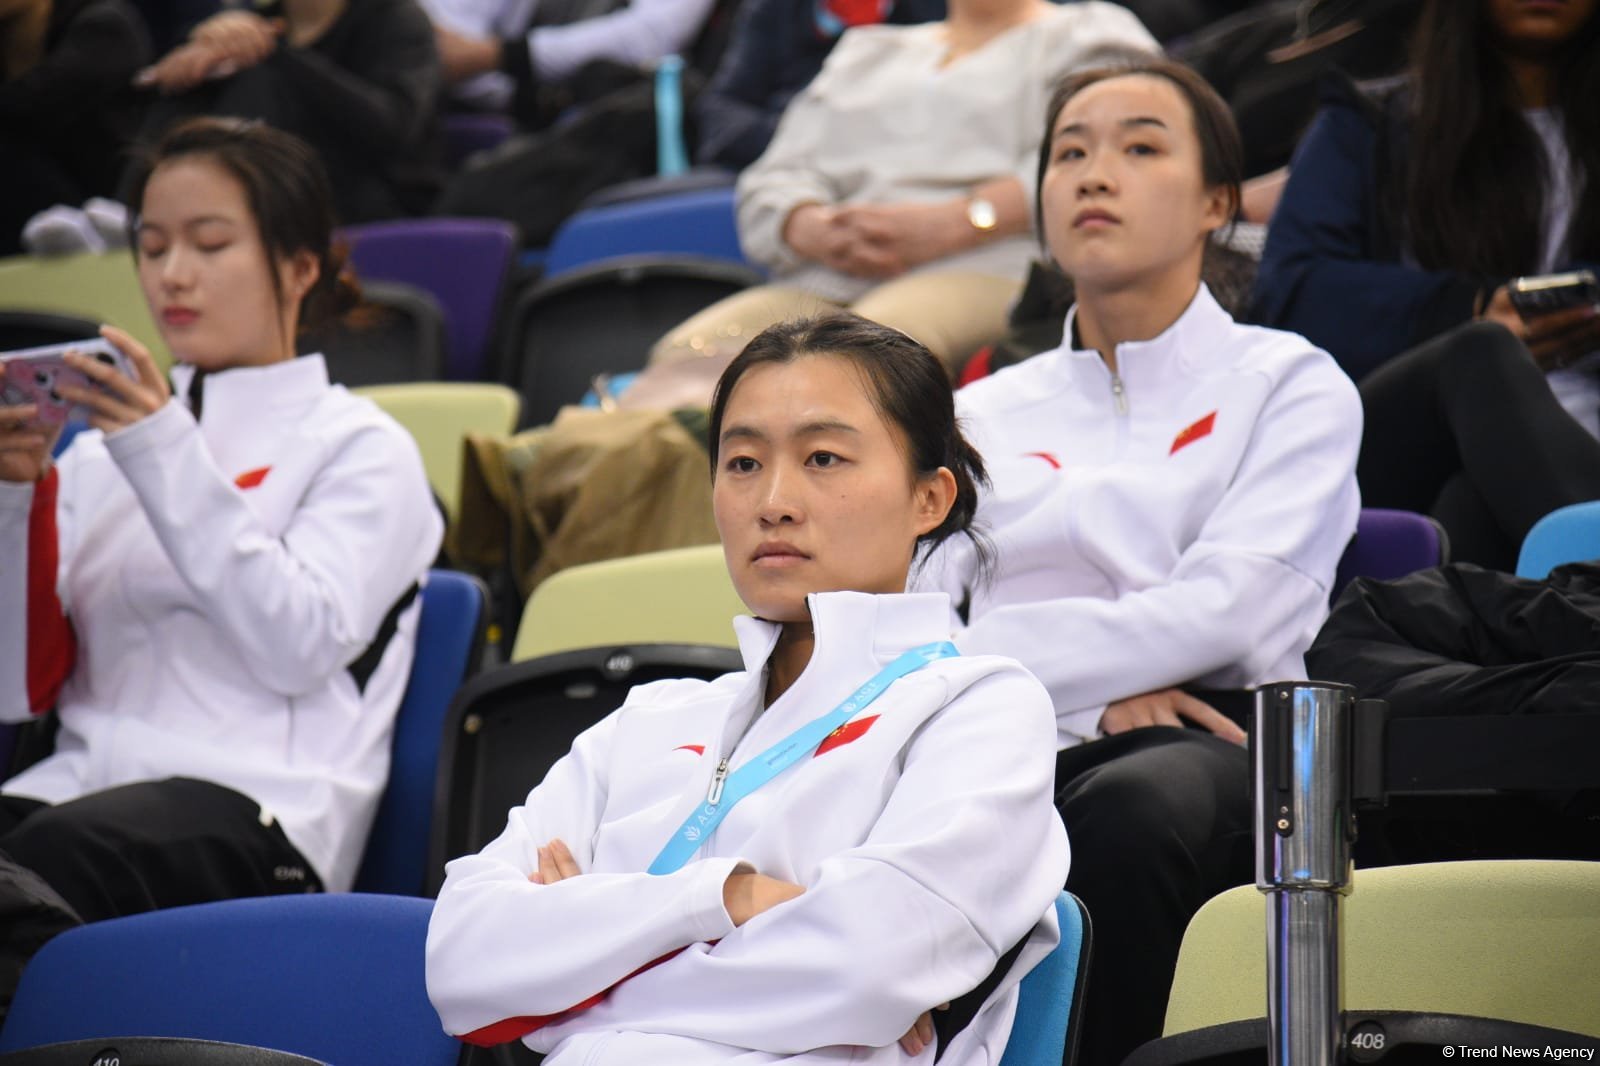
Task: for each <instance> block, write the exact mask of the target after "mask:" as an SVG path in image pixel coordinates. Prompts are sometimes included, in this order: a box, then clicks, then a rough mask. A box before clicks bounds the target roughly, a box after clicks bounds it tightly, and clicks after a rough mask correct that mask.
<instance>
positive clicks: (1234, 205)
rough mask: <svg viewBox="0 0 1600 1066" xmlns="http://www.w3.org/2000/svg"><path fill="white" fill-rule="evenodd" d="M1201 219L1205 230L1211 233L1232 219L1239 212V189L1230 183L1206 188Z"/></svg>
mask: <svg viewBox="0 0 1600 1066" xmlns="http://www.w3.org/2000/svg"><path fill="white" fill-rule="evenodd" d="M1205 195H1206V200H1205V204H1204V205H1203V207H1202V209H1201V216H1200V217H1201V221H1203V222H1204V223H1205V227H1206V232H1207V233H1212V232H1215V231H1216V230H1219V229H1221V228H1222V227H1223V226H1226V225H1227V224H1228V223H1230V222H1232V221H1233V218H1234V216H1235V215H1237V214H1238V213H1239V190H1238V188H1237V187H1235V186H1232V185H1216V186H1213V187H1212V188H1209V189H1207V190H1206V194H1205Z"/></svg>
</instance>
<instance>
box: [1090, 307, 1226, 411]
mask: <svg viewBox="0 0 1600 1066" xmlns="http://www.w3.org/2000/svg"><path fill="white" fill-rule="evenodd" d="M1077 320H1078V306H1077V304H1073V306H1072V309H1071V310H1070V311H1068V312H1067V321H1066V325H1065V327H1064V328H1063V330H1062V335H1061V351H1063V352H1065V353H1066V354H1067V355H1068V356H1069V357H1070V359H1069V361H1071V362H1073V363H1075V364H1081V362H1082V361H1084V360H1093V361H1094V362H1095V363H1096V364H1100V363H1101V359H1100V353H1099V352H1096V351H1093V350H1090V349H1084V348H1074V347H1073V346H1072V339H1073V327H1074V325H1075V324H1076V323H1077ZM1233 327H1234V321H1233V318H1232V316H1230V315H1229V314H1228V312H1226V311H1224V310H1223V309H1222V305H1221V304H1219V303H1217V301H1216V298H1215V297H1213V296H1212V295H1211V290H1210V289H1209V288H1207V287H1206V285H1205V283H1204V282H1201V283H1200V288H1199V289H1198V290H1197V291H1196V292H1195V294H1194V299H1192V300H1190V301H1189V306H1188V307H1187V308H1185V309H1184V312H1183V314H1181V315H1179V316H1178V319H1177V321H1176V322H1174V323H1172V325H1170V326H1168V327H1167V328H1166V329H1164V330H1162V331H1161V332H1160V333H1159V334H1157V335H1156V336H1154V337H1151V338H1150V339H1149V340H1144V341H1124V342H1123V343H1122V344H1119V345H1117V374H1118V376H1119V377H1121V378H1122V380H1123V381H1124V382H1125V383H1126V384H1127V385H1128V388H1129V391H1130V392H1132V391H1133V390H1135V389H1136V388H1139V390H1140V391H1143V388H1140V386H1145V387H1153V388H1159V387H1160V385H1159V382H1160V379H1161V378H1162V377H1164V376H1165V375H1166V374H1168V373H1170V372H1171V370H1172V367H1173V363H1174V362H1176V364H1177V365H1178V366H1180V367H1182V368H1183V369H1184V370H1187V371H1189V372H1191V373H1194V374H1197V375H1200V374H1204V373H1205V371H1206V370H1207V369H1209V368H1210V367H1212V366H1215V365H1217V364H1219V362H1220V361H1225V360H1227V359H1228V358H1230V356H1231V351H1230V346H1229V344H1228V332H1229V330H1231V329H1232V328H1233Z"/></svg>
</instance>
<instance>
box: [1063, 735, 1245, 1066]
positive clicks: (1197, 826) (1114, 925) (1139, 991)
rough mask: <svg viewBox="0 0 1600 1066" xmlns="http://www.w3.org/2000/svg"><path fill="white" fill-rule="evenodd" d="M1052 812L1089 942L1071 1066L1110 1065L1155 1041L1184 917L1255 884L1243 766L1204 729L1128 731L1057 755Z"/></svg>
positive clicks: (1235, 750) (1238, 753)
mask: <svg viewBox="0 0 1600 1066" xmlns="http://www.w3.org/2000/svg"><path fill="white" fill-rule="evenodd" d="M1056 806H1057V807H1058V808H1059V810H1060V811H1061V819H1062V821H1063V822H1065V823H1066V826H1067V837H1068V839H1069V840H1070V841H1071V844H1072V866H1071V869H1070V871H1069V873H1068V874H1067V886H1066V887H1067V888H1068V889H1069V890H1070V891H1072V892H1073V893H1075V894H1076V895H1077V896H1078V898H1080V899H1082V900H1083V902H1084V906H1085V907H1086V908H1087V909H1088V911H1089V921H1090V924H1091V927H1092V930H1093V938H1094V939H1093V947H1092V951H1091V955H1090V961H1089V976H1088V985H1087V988H1086V990H1085V995H1086V997H1087V998H1086V1000H1085V1009H1084V1021H1083V1029H1082V1044H1081V1046H1080V1049H1079V1060H1078V1061H1079V1062H1080V1063H1081V1064H1083V1066H1117V1064H1118V1063H1120V1062H1121V1061H1122V1060H1123V1059H1124V1058H1125V1057H1126V1056H1127V1055H1128V1053H1129V1052H1131V1051H1132V1050H1133V1049H1134V1048H1136V1047H1138V1046H1139V1045H1140V1044H1142V1043H1144V1042H1145V1041H1146V1040H1153V1039H1155V1038H1156V1037H1158V1036H1160V1035H1161V1024H1162V1020H1163V1018H1164V1017H1165V1015H1166V1010H1167V995H1168V993H1169V992H1170V991H1171V988H1172V974H1173V970H1174V968H1175V967H1176V965H1177V960H1178V947H1179V945H1180V944H1181V943H1182V942H1183V932H1184V929H1185V928H1186V927H1187V926H1188V924H1189V919H1190V918H1191V917H1193V916H1194V913H1195V911H1197V910H1199V909H1200V905H1201V904H1202V903H1204V902H1205V901H1206V900H1208V899H1210V898H1211V897H1212V896H1214V895H1216V894H1217V893H1219V892H1221V891H1223V890H1224V889H1228V888H1232V887H1233V886H1235V885H1240V884H1244V883H1245V882H1247V881H1249V880H1250V879H1251V878H1252V877H1253V868H1252V853H1251V810H1250V767H1249V759H1248V757H1247V756H1246V753H1245V749H1244V748H1242V747H1239V746H1238V745H1235V744H1230V743H1229V742H1227V741H1225V740H1222V739H1220V738H1218V737H1216V736H1213V735H1212V734H1210V733H1208V732H1205V731H1204V730H1199V729H1179V728H1174V727H1169V726H1152V727H1149V728H1145V729H1135V730H1132V731H1130V732H1127V733H1120V734H1118V735H1116V736H1111V737H1103V738H1101V739H1099V740H1094V741H1090V742H1089V743H1086V744H1081V745H1079V746H1077V747H1073V748H1068V749H1066V750H1065V751H1063V752H1061V753H1060V755H1059V756H1057V758H1056Z"/></svg>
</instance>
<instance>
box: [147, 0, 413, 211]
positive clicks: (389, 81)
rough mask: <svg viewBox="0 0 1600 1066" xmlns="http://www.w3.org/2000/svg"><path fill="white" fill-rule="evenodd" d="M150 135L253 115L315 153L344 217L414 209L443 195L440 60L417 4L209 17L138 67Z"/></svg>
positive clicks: (377, 2) (313, 5)
mask: <svg viewBox="0 0 1600 1066" xmlns="http://www.w3.org/2000/svg"><path fill="white" fill-rule="evenodd" d="M139 83H140V84H142V85H146V86H148V87H150V88H152V89H154V90H156V91H157V92H159V93H160V94H161V98H160V99H159V100H157V101H156V102H155V103H154V104H153V105H152V106H151V108H150V112H149V114H148V115H147V116H146V120H145V129H146V131H148V133H149V135H150V136H151V137H152V138H153V137H155V136H159V134H160V133H161V131H163V130H164V129H166V128H167V127H168V126H170V125H171V124H172V123H173V122H174V121H175V120H177V119H180V118H184V117H188V116H191V115H200V114H216V115H229V116H235V117H239V118H256V119H261V120H262V121H264V122H266V123H268V124H269V125H272V126H275V127H277V128H278V129H282V130H286V131H288V132H290V133H294V134H296V135H298V136H300V137H302V138H303V139H305V140H306V141H307V142H308V143H310V144H311V146H312V147H313V148H315V149H316V150H317V153H318V154H319V155H320V156H321V157H322V160H323V163H324V164H325V165H326V166H327V168H328V171H329V173H330V174H331V175H332V176H333V185H334V197H335V201H336V206H337V210H338V214H339V221H340V222H342V223H348V222H363V221H368V220H372V219H382V218H393V217H395V216H400V215H409V214H419V213H421V212H422V211H424V210H426V209H427V207H428V206H429V204H430V203H431V202H432V199H433V196H434V195H435V193H436V191H437V185H438V175H437V159H436V144H435V139H436V128H435V126H436V124H435V115H434V107H435V102H436V100H437V97H438V94H439V85H440V78H439V57H438V53H437V52H436V50H435V48H434V42H433V31H432V29H431V27H430V26H429V24H428V19H427V16H426V15H424V14H423V13H422V9H421V8H419V7H418V6H417V5H416V3H415V0H283V2H282V4H281V6H279V5H272V6H268V7H262V8H259V9H256V10H243V9H240V10H230V11H224V12H221V13H219V14H216V15H213V16H212V17H211V18H209V19H206V20H205V21H204V22H202V23H200V25H198V26H196V27H195V29H194V31H193V32H192V33H191V34H190V36H189V39H188V41H186V42H185V43H184V44H182V45H180V46H178V47H177V48H175V49H173V50H172V51H170V52H168V53H167V54H166V55H165V56H164V57H162V59H161V60H160V61H159V62H157V63H156V64H155V65H154V66H152V67H150V68H148V69H147V70H145V71H143V72H141V74H140V75H139Z"/></svg>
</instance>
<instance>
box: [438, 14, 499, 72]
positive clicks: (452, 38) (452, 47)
mask: <svg viewBox="0 0 1600 1066" xmlns="http://www.w3.org/2000/svg"><path fill="white" fill-rule="evenodd" d="M433 41H434V44H435V45H436V46H437V47H438V49H439V62H440V64H441V66H443V68H444V80H445V84H446V85H454V84H455V83H456V82H458V81H465V80H467V79H468V78H470V77H473V76H475V75H478V74H485V73H488V72H489V71H491V70H495V69H496V68H498V67H499V66H500V42H499V41H497V40H495V39H493V38H492V37H469V36H467V35H466V34H464V33H457V32H455V31H454V30H452V29H449V28H448V27H446V26H442V25H440V24H439V23H437V22H436V23H434V24H433Z"/></svg>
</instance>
